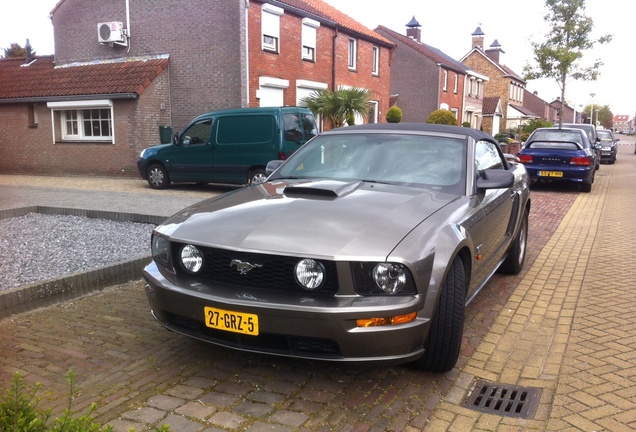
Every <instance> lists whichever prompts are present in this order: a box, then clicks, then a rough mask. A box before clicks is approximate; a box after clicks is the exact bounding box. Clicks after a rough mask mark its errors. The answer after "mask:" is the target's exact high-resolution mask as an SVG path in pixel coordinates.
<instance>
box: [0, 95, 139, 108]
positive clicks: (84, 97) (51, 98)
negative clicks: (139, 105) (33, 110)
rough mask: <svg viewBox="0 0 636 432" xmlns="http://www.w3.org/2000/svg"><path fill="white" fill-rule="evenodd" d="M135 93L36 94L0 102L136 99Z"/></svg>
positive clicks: (0, 101) (0, 102)
mask: <svg viewBox="0 0 636 432" xmlns="http://www.w3.org/2000/svg"><path fill="white" fill-rule="evenodd" d="M138 97H139V95H138V94H137V93H106V94H98V95H66V96H37V97H21V98H8V99H0V104H4V105H6V104H17V103H39V102H66V101H86V100H96V99H113V100H115V99H137V98H138Z"/></svg>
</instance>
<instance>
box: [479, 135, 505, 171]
mask: <svg viewBox="0 0 636 432" xmlns="http://www.w3.org/2000/svg"><path fill="white" fill-rule="evenodd" d="M475 167H476V168H477V171H478V172H480V173H481V172H482V171H484V170H487V169H504V163H503V162H502V160H501V157H500V156H499V152H498V151H497V146H496V145H495V144H494V143H491V142H488V141H478V142H477V144H476V146H475Z"/></svg>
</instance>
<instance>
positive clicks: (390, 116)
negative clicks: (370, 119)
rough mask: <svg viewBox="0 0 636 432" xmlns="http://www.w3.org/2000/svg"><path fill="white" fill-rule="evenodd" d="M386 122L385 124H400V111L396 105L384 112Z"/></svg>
mask: <svg viewBox="0 0 636 432" xmlns="http://www.w3.org/2000/svg"><path fill="white" fill-rule="evenodd" d="M386 121H387V123H400V122H401V121H402V109H401V108H400V107H399V106H397V105H393V106H392V107H391V108H389V110H388V111H387V112H386Z"/></svg>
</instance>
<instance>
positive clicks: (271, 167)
mask: <svg viewBox="0 0 636 432" xmlns="http://www.w3.org/2000/svg"><path fill="white" fill-rule="evenodd" d="M283 162H285V161H282V160H273V161H269V162H267V166H265V174H266V175H267V176H268V177H269V175H270V174H271V173H273V172H274V171H276V170H277V169H278V167H279V166H281V165H282V164H283Z"/></svg>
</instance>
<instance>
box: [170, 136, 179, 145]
mask: <svg viewBox="0 0 636 432" xmlns="http://www.w3.org/2000/svg"><path fill="white" fill-rule="evenodd" d="M172 144H174V145H179V134H174V136H173V137H172Z"/></svg>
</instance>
